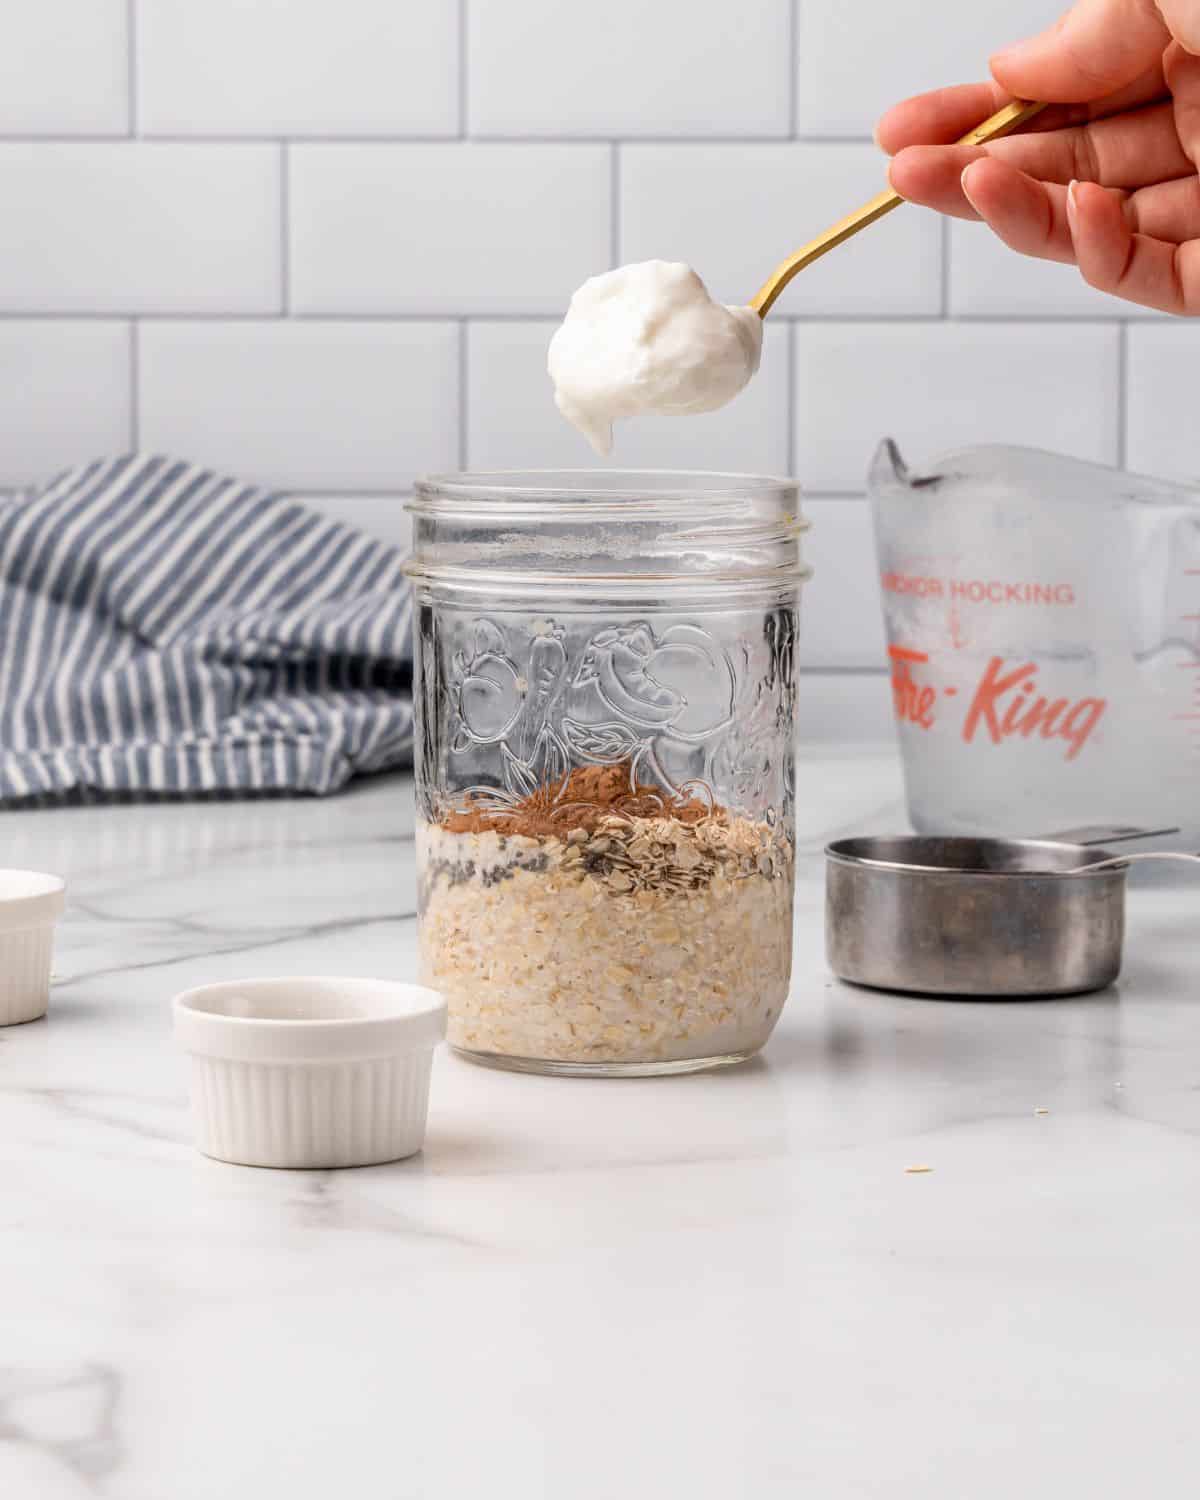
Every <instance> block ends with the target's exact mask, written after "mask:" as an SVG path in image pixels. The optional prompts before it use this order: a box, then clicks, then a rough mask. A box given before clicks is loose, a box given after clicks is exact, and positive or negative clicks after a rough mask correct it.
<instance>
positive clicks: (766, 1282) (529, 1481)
mask: <svg viewBox="0 0 1200 1500" xmlns="http://www.w3.org/2000/svg"><path fill="white" fill-rule="evenodd" d="M800 785H801V789H802V798H803V806H802V809H801V849H802V856H803V857H802V860H801V882H800V889H799V901H798V918H797V932H796V952H797V964H796V978H795V986H794V990H793V995H792V999H791V1001H790V1004H789V1007H788V1009H787V1011H786V1012H785V1015H784V1018H783V1021H782V1023H781V1025H780V1027H779V1030H778V1032H777V1033H776V1036H775V1038H774V1039H773V1041H772V1043H771V1045H770V1047H769V1049H768V1050H767V1052H766V1054H765V1056H764V1057H763V1058H762V1059H761V1060H759V1061H756V1062H754V1063H751V1064H749V1065H747V1066H745V1067H743V1068H741V1069H738V1070H734V1071H731V1072H728V1073H721V1074H714V1075H709V1076H697V1077H693V1078H680V1079H670V1080H653V1081H621V1082H615V1083H614V1082H607V1081H583V1080H569V1081H562V1080H555V1079H538V1078H528V1077H519V1076H516V1075H509V1074H504V1073H495V1072H490V1071H486V1070H483V1069H477V1068H474V1067H472V1066H470V1065H469V1064H467V1063H464V1062H462V1061H460V1060H457V1059H455V1058H453V1057H450V1056H442V1057H441V1058H440V1059H439V1061H438V1064H437V1067H436V1072H435V1079H434V1096H433V1104H432V1109H431V1118H430V1130H429V1141H428V1147H427V1150H426V1151H425V1153H424V1155H423V1156H421V1157H418V1158H416V1159H414V1160H412V1161H409V1162H405V1163H401V1164H399V1165H395V1166H390V1167H376V1168H369V1169H364V1170H360V1171H355V1172H342V1173H319V1174H302V1173H286V1172H269V1171H257V1170H254V1169H247V1168H237V1167H228V1166H222V1165H220V1164H218V1163H216V1162H212V1161H208V1160H206V1159H204V1158H202V1157H200V1156H199V1155H197V1154H196V1153H195V1152H194V1151H193V1149H192V1147H191V1144H190V1141H189V1131H188V1116H187V1109H186V1073H185V1067H184V1063H183V1060H182V1059H181V1058H180V1057H179V1056H177V1055H176V1053H175V1051H174V1049H173V1046H172V1043H171V1039H170V1028H169V1017H168V1004H167V1002H168V1000H169V998H170V996H171V995H172V994H173V993H175V992H176V991H178V990H180V989H183V988H186V987H187V986H189V985H191V984H194V983H197V982H201V981H204V980H209V979H219V978H225V977H233V976H239V975H254V974H259V975H265V974H272V973H286V972H297V973H299V972H305V971H316V972H326V973H331V972H345V973H358V974H379V975H397V976H409V975H411V974H412V973H413V967H414V957H413V955H414V933H413V916H412V913H413V904H414V901H413V868H412V857H411V847H412V846H411V843H410V842H409V841H408V834H409V830H410V829H411V826H412V809H411V794H410V789H409V786H408V784H407V783H406V782H405V781H403V780H390V781H380V782H376V783H375V784H373V785H368V786H363V787H359V788H358V789H356V790H354V791H352V792H351V793H350V794H349V795H347V796H344V797H342V798H339V799H337V800H333V801H329V802H325V803H313V802H283V803H273V804H254V805H249V806H246V805H224V806H219V807H199V806H185V807H174V808H162V807H157V808H145V807H142V808H120V809H79V810H65V811H56V812H37V813H29V814H24V813H22V814H15V815H14V814H6V815H4V816H3V818H2V820H0V828H2V830H3V835H4V840H3V855H2V857H3V860H4V862H5V863H7V864H14V865H32V866H35V867H43V868H46V869H51V870H56V871H60V872H62V873H63V874H65V875H66V876H67V877H68V879H69V881H70V903H71V904H70V911H69V916H68V918H67V920H66V921H65V924H64V926H63V927H62V929H61V934H60V936H61V941H60V944H59V949H58V961H57V974H58V977H57V982H56V986H55V989H54V992H53V997H52V1001H51V1014H50V1017H49V1019H48V1020H47V1021H45V1022H39V1023H34V1024H33V1025H30V1026H25V1027H16V1028H11V1029H9V1030H7V1031H3V1032H0V1156H2V1166H0V1288H2V1293H3V1304H2V1306H3V1312H2V1313H0V1494H3V1495H5V1496H10V1497H12V1500H26V1497H29V1500H74V1497H82V1496H88V1497H94V1496H100V1497H107V1500H210V1497H222V1500H223V1497H236V1500H241V1497H243V1496H244V1497H250V1496H253V1497H256V1500H258V1497H263V1500H274V1497H277V1496H278V1497H285V1496H286V1497H289V1500H290V1497H298V1500H317V1497H321V1500H326V1497H328V1496H330V1495H345V1496H352V1497H354V1500H360V1497H364V1500H365V1497H371V1500H374V1497H376V1496H379V1497H387V1500H400V1497H405V1500H407V1497H421V1500H426V1497H429V1500H435V1497H436V1500H442V1497H446V1500H449V1497H455V1500H460V1497H462V1500H465V1497H474V1496H488V1495H495V1496H506V1497H507V1496H521V1497H547V1500H550V1497H553V1500H568V1497H569V1500H610V1497H641V1496H654V1497H658V1496H670V1497H674V1496H681V1497H682V1496H687V1497H689V1500H709V1497H711V1500H717V1497H720V1500H731V1497H747V1500H750V1497H753V1500H761V1497H766V1496H770V1497H774V1496H781V1497H782V1496H788V1497H792V1496H797V1495H801V1494H807V1495H811V1496H815V1497H818V1500H840V1497H843V1496H846V1497H855V1500H859V1497H888V1500H892V1497H896V1500H901V1497H903V1500H910V1497H913V1496H917V1495H921V1496H933V1497H941V1496H945V1497H953V1500H968V1497H969V1500H990V1497H993V1496H994V1497H997V1500H999V1497H1004V1500H1011V1497H1014V1496H1038V1497H1040V1496H1047V1497H1049V1496H1054V1497H1056V1500H1058V1497H1061V1496H1066V1495H1083V1494H1087V1495H1088V1496H1090V1497H1094V1496H1108V1495H1113V1496H1115V1495H1128V1494H1137V1495H1146V1496H1155V1497H1157V1496H1168V1495H1171V1496H1173V1495H1179V1494H1183V1493H1186V1492H1187V1489H1188V1485H1189V1483H1190V1481H1188V1480H1187V1479H1186V1473H1187V1472H1189V1470H1190V1468H1191V1466H1192V1465H1191V1458H1192V1457H1194V1442H1195V1439H1194V1436H1193V1429H1194V1422H1193V1418H1194V1406H1195V1398H1196V1396H1197V1394H1198V1385H1200V1381H1198V1369H1197V1357H1196V1354H1195V1345H1196V1339H1195V1333H1196V1313H1195V1309H1196V1305H1197V1292H1196V1278H1197V1266H1198V1264H1200V1215H1198V1213H1197V1208H1196V1205H1197V1203H1198V1202H1200V1141H1198V1139H1197V1138H1198V1136H1200V1000H1198V997H1197V975H1198V973H1200V951H1198V949H1197V945H1196V938H1195V934H1196V928H1197V921H1196V914H1197V910H1198V901H1200V891H1198V890H1197V888H1196V886H1195V885H1194V884H1193V885H1192V886H1190V887H1189V886H1187V884H1186V882H1181V883H1180V884H1178V885H1175V886H1171V887H1164V886H1156V887H1154V888H1153V889H1142V890H1138V889H1135V890H1134V891H1133V892H1132V893H1131V898H1130V933H1129V947H1128V954H1127V969H1126V975H1125V978H1124V979H1123V980H1122V983H1121V985H1120V987H1119V988H1118V989H1114V990H1111V991H1109V992H1108V993H1106V994H1102V995H1097V996H1094V997H1091V998H1087V999H1073V1000H1061V1001H1049V1002H1047V1001H1043V1002H1039V1003H1022V1004H1001V1005H986V1004H969V1003H946V1002H939V1001H929V1000H915V999H902V998H898V997H891V996H887V995H882V994H870V993H866V992H854V991H852V990H849V989H845V988H843V987H841V986H839V985H837V984H835V983H834V982H833V981H831V980H830V979H829V977H828V976H827V974H826V972H825V968H824V963H823V959H822V952H821V932H820V925H821V864H820V857H819V851H820V848H821V845H822V844H823V842H824V841H825V839H826V837H827V836H829V835H831V834H833V833H834V832H835V831H837V832H842V831H853V830H856V829H862V828H868V827H869V828H874V829H878V828H883V827H896V826H899V824H900V821H901V812H900V801H899V780H898V773H897V771H896V769H895V767H894V765H893V764H892V763H891V761H890V759H888V758H887V757H885V756H883V755H878V754H874V755H873V754H868V753H863V752H852V751H847V752H845V753H841V754H838V755H829V754H828V753H826V754H824V756H823V757H822V758H820V759H817V758H809V759H806V760H805V761H804V763H803V765H802V774H801V779H800ZM1039 1108H1044V1109H1048V1110H1049V1113H1048V1114H1046V1115H1038V1114H1035V1110H1037V1109H1039ZM915 1163H927V1164H928V1165H930V1166H931V1167H932V1168H933V1171H932V1172H930V1173H929V1174H928V1175H925V1176H912V1175H906V1174H905V1171H904V1169H905V1167H906V1166H908V1165H911V1164H915ZM1189 1454H1190V1457H1189Z"/></svg>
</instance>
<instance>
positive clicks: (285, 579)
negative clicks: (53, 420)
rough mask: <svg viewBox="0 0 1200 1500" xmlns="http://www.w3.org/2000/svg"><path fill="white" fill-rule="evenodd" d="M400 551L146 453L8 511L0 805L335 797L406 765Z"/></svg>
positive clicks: (1, 534) (17, 501) (404, 592)
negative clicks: (258, 795) (368, 775)
mask: <svg viewBox="0 0 1200 1500" xmlns="http://www.w3.org/2000/svg"><path fill="white" fill-rule="evenodd" d="M402 562H403V558H402V555H401V553H400V552H399V551H398V550H397V549H396V548H394V547H390V546H388V545H387V544H386V543H385V542H382V541H376V540H375V539H373V538H371V537H369V536H364V535H362V534H361V533H359V532H357V531H355V530H353V529H352V528H350V527H348V526H345V525H342V524H341V523H340V522H338V521H334V520H331V519H328V518H326V517H324V516H322V515H319V514H316V513H314V512H313V511H310V510H308V509H306V508H305V507H304V506H302V505H300V504H297V503H296V502H294V501H290V500H288V499H286V498H285V497H283V496H280V495H273V494H269V493H267V492H265V491H263V490H261V489H257V488H254V487H253V486H250V485H245V484H240V483H238V482H237V481H236V480H233V479H229V478H225V477H223V476H221V475H219V474H214V473H211V472H209V471H208V470H205V469H200V468H196V467H195V466H193V465H191V464H187V463H181V462H175V461H172V460H170V459H167V458H159V457H152V456H146V455H140V454H135V455H131V456H126V457H123V458H116V459H105V460H103V461H98V462H95V463H91V464H86V465H83V466H81V467H79V468H76V469H72V470H71V471H70V472H68V473H65V474H62V475H60V476H59V477H58V478H57V479H55V480H53V481H52V482H51V483H50V484H48V485H47V486H45V487H44V488H42V489H39V490H34V491H32V492H28V493H26V494H24V495H21V496H18V497H16V498H14V499H12V500H10V501H8V502H7V503H0V804H3V803H12V802H18V801H26V800H28V799H39V800H54V799H58V798H63V797H67V798H73V799H77V798H83V799H84V800H93V799H99V798H103V797H107V796H122V795H124V796H128V795H130V794H133V795H139V796H145V795H156V794H161V795H168V796H170V795H173V796H195V795H201V794H206V793H208V794H212V793H243V794H244V793H255V792H281V791H297V792H316V793H321V792H328V791H332V790H334V789H335V788H337V787H340V786H342V785H343V784H344V783H345V782H346V781H348V780H349V779H350V777H351V776H353V775H355V774H357V773H360V772H367V771H378V770H382V769H384V768H385V767H389V766H397V765H401V764H406V763H408V762H409V761H410V760H411V754H412V667H411V648H410V644H409V635H410V627H411V619H412V594H411V590H410V588H409V585H408V583H407V581H406V580H405V578H404V576H403V574H402V572H401V565H402Z"/></svg>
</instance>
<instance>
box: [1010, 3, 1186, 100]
mask: <svg viewBox="0 0 1200 1500" xmlns="http://www.w3.org/2000/svg"><path fill="white" fill-rule="evenodd" d="M1176 4H1177V5H1178V0H1176ZM1180 8H1183V9H1187V8H1192V9H1194V6H1183V7H1180ZM1170 40H1171V34H1170V32H1169V31H1168V30H1167V26H1166V23H1165V21H1164V20H1163V18H1162V15H1161V13H1160V11H1159V9H1158V6H1157V5H1155V4H1154V3H1153V0H1079V3H1078V4H1077V5H1075V6H1073V7H1072V9H1071V10H1069V11H1067V13H1066V15H1065V16H1063V17H1062V18H1061V19H1060V20H1058V21H1056V22H1055V23H1054V25H1053V26H1051V27H1050V29H1049V30H1048V31H1043V32H1042V33H1041V34H1040V35H1038V36H1035V37H1030V38H1029V40H1028V41H1025V42H1018V43H1017V45H1016V46H1015V47H1009V48H1007V49H1006V50H1005V51H1004V52H998V53H997V54H996V55H995V57H993V58H992V74H993V76H994V77H995V79H996V81H997V83H999V84H1000V86H1001V87H1002V88H1005V89H1007V90H1008V92H1009V93H1010V94H1012V95H1014V96H1015V97H1016V98H1018V99H1040V100H1043V101H1044V102H1046V103H1048V104H1079V103H1083V102H1084V101H1086V100H1091V99H1102V98H1104V96H1105V95H1106V94H1113V93H1115V92H1116V91H1117V89H1120V88H1124V87H1125V85H1126V84H1127V83H1132V82H1133V81H1134V79H1135V78H1139V77H1140V76H1141V75H1142V74H1143V73H1145V72H1146V71H1147V70H1148V69H1150V68H1151V67H1153V66H1154V65H1155V64H1156V63H1157V62H1158V61H1159V60H1160V58H1161V57H1162V54H1163V51H1164V50H1165V49H1166V47H1167V45H1168V43H1169V42H1170Z"/></svg>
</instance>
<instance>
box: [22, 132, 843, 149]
mask: <svg viewBox="0 0 1200 1500" xmlns="http://www.w3.org/2000/svg"><path fill="white" fill-rule="evenodd" d="M129 138H130V137H129V132H128V131H111V130H109V131H104V130H44V131H20V130H10V131H7V132H5V133H4V134H3V136H0V139H3V140H5V141H12V142H19V143H21V144H22V145H67V146H70V145H77V146H90V145H96V144H98V143H103V142H109V143H110V144H115V143H119V142H128V140H129ZM138 139H139V140H142V141H151V142H154V143H155V144H157V145H160V146H263V145H275V144H277V143H278V141H279V139H280V137H279V134H278V132H276V133H275V134H271V133H270V132H268V131H264V130H244V131H233V132H226V133H224V134H222V133H221V132H220V131H212V130H198V131H178V130H161V131H160V130H148V131H141V132H140V133H139V135H138ZM287 139H288V140H289V141H290V142H291V143H292V144H293V145H296V146H465V145H470V146H530V147H537V146H604V145H608V144H609V143H610V142H611V141H612V140H613V139H614V137H613V136H612V135H611V134H608V135H606V134H604V133H603V132H600V133H598V134H596V135H462V134H459V132H458V130H457V129H455V130H429V131H425V132H424V133H419V134H409V133H405V132H392V133H380V132H370V131H367V132H363V131H348V132H345V133H340V132H335V133H332V134H331V133H330V132H328V131H326V132H325V133H323V134H310V133H309V132H307V131H297V132H294V133H289V135H288V137H287ZM620 140H621V144H622V145H625V146H675V147H680V146H682V147H687V146H798V145H799V146H839V147H840V146H870V145H872V144H873V142H872V140H871V137H870V136H869V135H797V136H788V135H784V134H783V133H782V132H781V133H779V134H776V135H728V134H726V135H628V136H621V137H620Z"/></svg>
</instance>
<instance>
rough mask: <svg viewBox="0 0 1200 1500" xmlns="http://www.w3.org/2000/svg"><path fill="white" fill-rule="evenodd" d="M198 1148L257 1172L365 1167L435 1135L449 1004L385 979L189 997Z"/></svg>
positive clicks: (256, 987) (179, 1002) (262, 982)
mask: <svg viewBox="0 0 1200 1500" xmlns="http://www.w3.org/2000/svg"><path fill="white" fill-rule="evenodd" d="M174 1012H175V1037H176V1040H177V1041H178V1042H179V1044H180V1045H181V1046H182V1047H183V1049H184V1050H185V1051H186V1052H188V1053H190V1054H191V1058H192V1116H193V1120H194V1123H195V1131H196V1144H197V1146H198V1147H199V1148H200V1150H201V1151H203V1152H204V1154H205V1155H206V1156H214V1157H216V1158H218V1160H220V1161H228V1162H237V1163H239V1164H241V1165H243V1166H251V1167H361V1166H369V1165H371V1164H372V1163H376V1162H385V1161H396V1160H398V1159H399V1158H400V1157H404V1156H412V1155H413V1154H414V1152H417V1151H419V1150H420V1149H421V1146H422V1144H423V1142H424V1139H425V1120H426V1115H427V1113H428V1106H429V1077H430V1071H431V1069H432V1066H433V1052H434V1048H435V1047H436V1046H437V1044H438V1043H439V1042H440V1041H441V1039H442V1037H443V1036H444V1035H445V1031H446V1006H445V1002H444V1001H443V1000H442V997H441V996H440V995H438V994H437V993H436V992H435V991H433V990H428V989H425V988H423V987H422V986H420V985H415V984H395V983H391V982H389V981H386V980H375V979H337V978H298V979H248V980H244V981H240V982H238V981H232V982H230V983H226V984H207V985H203V986H201V988H199V989H194V990H188V991H187V992H186V993H185V994H182V995H178V996H176V998H175V1002H174Z"/></svg>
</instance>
